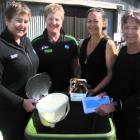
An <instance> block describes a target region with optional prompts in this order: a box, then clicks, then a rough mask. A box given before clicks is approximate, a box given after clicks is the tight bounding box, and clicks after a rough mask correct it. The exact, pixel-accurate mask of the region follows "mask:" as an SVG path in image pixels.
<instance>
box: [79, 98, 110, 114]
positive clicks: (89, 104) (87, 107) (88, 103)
mask: <svg viewBox="0 0 140 140" xmlns="http://www.w3.org/2000/svg"><path fill="white" fill-rule="evenodd" d="M109 103H110V99H109V97H108V96H104V97H103V98H99V97H98V96H95V97H85V98H83V99H82V104H83V109H84V113H86V114H88V113H92V112H95V110H96V108H98V107H99V106H100V105H102V104H109Z"/></svg>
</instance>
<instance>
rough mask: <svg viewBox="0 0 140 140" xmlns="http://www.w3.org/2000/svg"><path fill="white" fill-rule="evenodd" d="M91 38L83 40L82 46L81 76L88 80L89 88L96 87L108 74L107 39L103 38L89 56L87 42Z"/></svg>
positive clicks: (80, 56) (80, 57)
mask: <svg viewBox="0 0 140 140" xmlns="http://www.w3.org/2000/svg"><path fill="white" fill-rule="evenodd" d="M89 40H90V38H87V39H85V40H84V41H83V43H82V46H81V48H80V55H79V60H80V65H81V70H82V75H81V78H84V79H86V80H87V83H88V85H89V88H95V87H96V86H97V85H98V84H99V82H100V81H101V80H102V79H103V78H104V77H105V75H106V74H107V67H106V59H105V50H106V44H107V39H106V38H102V39H101V41H100V42H99V44H98V45H97V46H96V48H95V49H94V50H93V52H91V54H90V55H89V56H87V53H86V52H87V51H86V50H87V44H88V41H89Z"/></svg>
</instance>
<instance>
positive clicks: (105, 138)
mask: <svg viewBox="0 0 140 140" xmlns="http://www.w3.org/2000/svg"><path fill="white" fill-rule="evenodd" d="M70 108H71V109H70V112H69V113H68V115H67V116H66V118H65V119H64V120H62V121H60V122H59V123H57V124H56V126H55V127H54V128H50V127H44V126H41V125H40V124H39V123H37V122H38V120H39V119H38V117H37V116H36V115H35V112H33V115H32V117H31V119H30V120H29V122H28V124H27V126H26V128H25V137H26V138H27V140H116V135H115V128H114V125H113V122H112V119H111V118H109V117H107V116H106V117H100V116H98V115H96V114H95V113H92V114H85V113H84V112H83V107H82V103H81V102H70Z"/></svg>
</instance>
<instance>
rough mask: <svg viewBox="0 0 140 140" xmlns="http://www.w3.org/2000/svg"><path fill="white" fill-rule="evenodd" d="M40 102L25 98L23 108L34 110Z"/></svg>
mask: <svg viewBox="0 0 140 140" xmlns="http://www.w3.org/2000/svg"><path fill="white" fill-rule="evenodd" d="M37 103H38V101H37V100H34V99H24V101H23V108H24V109H25V110H26V111H27V112H32V111H33V110H34V109H35V108H36V104H37Z"/></svg>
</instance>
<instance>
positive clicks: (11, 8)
mask: <svg viewBox="0 0 140 140" xmlns="http://www.w3.org/2000/svg"><path fill="white" fill-rule="evenodd" d="M17 14H28V15H29V17H31V10H30V8H29V7H28V6H27V5H26V4H25V3H22V2H12V3H9V5H8V7H7V8H6V11H5V17H6V19H7V20H11V19H12V18H13V17H14V16H15V15H17Z"/></svg>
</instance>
